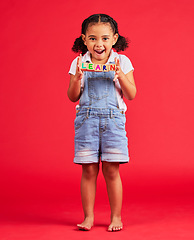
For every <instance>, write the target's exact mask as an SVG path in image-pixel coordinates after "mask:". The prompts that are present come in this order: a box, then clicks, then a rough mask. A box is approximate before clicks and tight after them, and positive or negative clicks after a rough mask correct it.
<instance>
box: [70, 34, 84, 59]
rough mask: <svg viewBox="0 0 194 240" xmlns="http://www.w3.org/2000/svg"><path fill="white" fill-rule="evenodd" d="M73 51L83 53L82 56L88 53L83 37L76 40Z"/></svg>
mask: <svg viewBox="0 0 194 240" xmlns="http://www.w3.org/2000/svg"><path fill="white" fill-rule="evenodd" d="M72 51H73V52H76V53H82V55H84V54H85V53H86V52H87V51H88V49H87V47H86V45H85V44H84V42H83V40H82V37H79V38H76V39H75V42H74V44H73V47H72Z"/></svg>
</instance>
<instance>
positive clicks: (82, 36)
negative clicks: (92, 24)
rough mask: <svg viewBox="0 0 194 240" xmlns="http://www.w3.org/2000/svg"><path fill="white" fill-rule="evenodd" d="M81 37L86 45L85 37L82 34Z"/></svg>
mask: <svg viewBox="0 0 194 240" xmlns="http://www.w3.org/2000/svg"><path fill="white" fill-rule="evenodd" d="M81 37H82V40H83V42H84V44H85V45H86V35H84V34H82V35H81Z"/></svg>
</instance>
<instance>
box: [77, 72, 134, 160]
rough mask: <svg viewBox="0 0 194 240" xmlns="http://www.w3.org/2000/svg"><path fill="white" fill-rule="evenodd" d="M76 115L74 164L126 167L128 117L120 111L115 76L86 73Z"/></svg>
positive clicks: (107, 73) (102, 73)
mask: <svg viewBox="0 0 194 240" xmlns="http://www.w3.org/2000/svg"><path fill="white" fill-rule="evenodd" d="M84 74H85V75H84V90H83V93H82V95H81V98H80V102H79V108H78V109H77V111H76V119H75V121H74V127H75V157H74V163H78V164H85V163H98V162H99V160H100V159H101V161H107V162H120V163H126V162H128V161H129V156H128V139H127V137H126V131H125V122H126V119H125V113H124V111H123V110H122V109H119V107H118V102H117V98H116V90H115V85H114V82H113V78H114V73H113V72H85V73H84Z"/></svg>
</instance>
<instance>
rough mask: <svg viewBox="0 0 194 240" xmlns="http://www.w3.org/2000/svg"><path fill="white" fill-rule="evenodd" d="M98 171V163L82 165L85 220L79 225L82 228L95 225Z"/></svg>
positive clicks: (87, 228)
mask: <svg viewBox="0 0 194 240" xmlns="http://www.w3.org/2000/svg"><path fill="white" fill-rule="evenodd" d="M98 172H99V164H98V163H92V164H83V165H82V178H81V198H82V206H83V211H84V221H83V222H82V223H81V224H78V225H77V226H78V228H79V229H81V230H90V229H91V227H92V226H93V222H94V202H95V195H96V179H97V176H98Z"/></svg>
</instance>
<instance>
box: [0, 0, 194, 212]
mask: <svg viewBox="0 0 194 240" xmlns="http://www.w3.org/2000/svg"><path fill="white" fill-rule="evenodd" d="M99 12H103V13H106V14H109V15H111V16H112V17H113V18H114V19H115V20H116V21H117V22H118V26H119V31H120V34H121V35H124V36H126V37H128V38H129V39H130V40H131V43H130V46H129V48H128V49H127V50H126V51H125V52H124V54H125V55H127V56H128V57H129V58H130V59H131V61H132V64H133V66H134V68H135V71H134V77H135V81H136V85H137V95H136V98H135V99H134V100H133V101H127V100H126V103H127V106H128V111H127V113H126V116H127V124H126V130H127V133H128V138H129V149H130V155H131V161H130V163H129V164H125V165H122V166H121V175H122V179H123V185H124V204H125V205H126V206H127V204H128V203H130V202H133V201H142V202H144V201H150V200H151V199H152V200H153V199H161V198H162V199H167V201H170V199H176V200H177V201H178V199H179V200H184V201H185V199H187V200H188V199H190V200H191V199H193V196H194V192H193V189H194V161H193V160H194V151H193V142H194V139H193V136H194V124H193V123H194V112H193V103H194V94H193V89H194V74H193V62H194V54H193V53H194V51H193V48H194V47H193V43H194V33H193V20H194V18H193V12H194V3H193V1H192V0H184V1H181V0H179V1H178V0H168V1H167V0H165V1H156V0H147V1H143V0H136V1H119V3H118V2H113V1H109V0H107V1H102V0H99V1H97V2H94V1H88V0H85V1H74V2H72V1H62V0H55V1H52V0H48V1H44V0H41V1H34V0H28V1H22V0H20V1H5V0H4V1H1V6H0V18H1V38H0V44H1V53H0V55H1V57H0V84H1V85H0V107H1V108H0V112H1V119H0V126H1V147H0V158H1V160H0V182H1V192H0V194H1V197H0V201H1V203H2V204H1V206H2V208H3V209H11V208H10V206H12V210H13V209H14V207H13V205H14V204H20V203H22V204H21V205H23V204H24V203H25V204H26V203H30V202H31V203H32V202H33V203H34V202H36V203H41V202H42V203H45V202H61V203H65V204H66V205H68V204H72V206H73V207H74V206H75V205H76V206H80V204H81V203H80V192H79V182H80V177H81V167H80V166H78V165H74V164H73V155H74V143H73V138H74V130H73V121H74V118H75V105H76V104H75V103H72V102H70V100H69V99H68V97H67V89H68V84H69V75H68V70H69V67H70V64H71V62H72V60H73V59H74V58H75V57H76V54H75V53H73V52H72V51H71V47H72V44H73V42H74V40H75V38H76V37H79V36H80V32H81V23H82V21H83V20H84V19H85V18H87V17H88V16H89V15H91V14H93V13H99ZM105 190H106V189H105V184H104V180H103V177H102V175H101V174H100V176H99V180H98V193H97V204H98V201H99V202H105V201H107V196H106V193H105ZM14 206H15V205H14ZM12 210H10V212H11V211H12ZM23 211H24V212H25V210H23ZM80 211H81V206H80ZM5 212H6V211H5Z"/></svg>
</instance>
